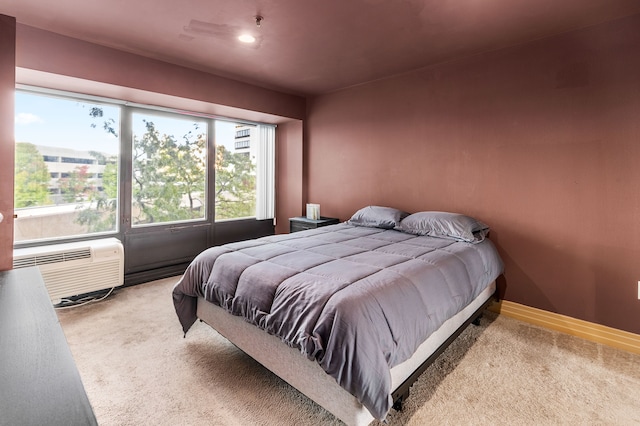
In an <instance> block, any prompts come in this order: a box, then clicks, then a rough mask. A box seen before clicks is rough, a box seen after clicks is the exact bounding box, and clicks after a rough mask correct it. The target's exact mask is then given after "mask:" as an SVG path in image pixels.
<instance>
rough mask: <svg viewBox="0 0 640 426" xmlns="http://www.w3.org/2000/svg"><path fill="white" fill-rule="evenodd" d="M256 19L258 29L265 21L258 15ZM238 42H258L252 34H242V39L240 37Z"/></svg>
mask: <svg viewBox="0 0 640 426" xmlns="http://www.w3.org/2000/svg"><path fill="white" fill-rule="evenodd" d="M254 19H255V20H256V27H260V25H261V23H262V20H263V19H264V18H263V17H262V16H260V15H256V16H254ZM238 40H240V41H241V42H243V43H255V42H256V38H255V37H254V36H252V35H251V34H242V35H241V36H240V37H238Z"/></svg>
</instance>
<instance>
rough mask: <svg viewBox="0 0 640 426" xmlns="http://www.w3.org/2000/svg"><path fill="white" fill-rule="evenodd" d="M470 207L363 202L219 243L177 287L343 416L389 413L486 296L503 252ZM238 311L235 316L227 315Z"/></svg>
mask: <svg viewBox="0 0 640 426" xmlns="http://www.w3.org/2000/svg"><path fill="white" fill-rule="evenodd" d="M488 232H489V228H488V226H486V225H485V224H483V223H482V222H480V221H477V220H475V219H473V218H470V217H468V216H464V215H459V214H454V213H446V212H418V213H414V214H412V215H409V214H408V213H405V212H402V211H400V210H397V209H393V208H389V207H380V206H367V207H365V208H363V209H361V210H359V211H358V212H356V213H355V214H354V215H353V216H352V218H351V219H350V220H348V221H347V222H344V223H341V224H337V225H331V226H325V227H321V228H317V229H312V230H308V231H303V232H296V233H292V234H286V235H275V236H269V237H263V238H259V239H255V240H250V241H243V242H239V243H232V244H226V245H223V246H217V247H212V248H210V249H207V250H205V251H204V252H202V253H201V254H200V255H198V256H197V257H196V258H195V259H194V261H193V262H192V263H191V264H190V266H189V267H188V268H187V270H186V271H185V273H184V275H183V276H182V277H181V279H180V280H179V282H178V283H177V284H176V286H175V287H174V290H173V301H174V305H175V308H176V313H177V314H178V318H179V320H180V322H181V324H182V327H183V331H184V332H185V334H186V333H187V331H188V330H189V328H190V327H191V325H192V324H193V323H194V322H195V321H196V320H197V319H198V318H199V319H201V320H202V321H204V322H206V323H207V324H209V325H210V326H211V327H213V328H214V329H216V330H217V331H218V332H219V333H220V334H221V335H223V336H224V337H226V338H227V339H229V340H230V341H231V342H232V343H234V344H235V345H236V346H238V347H239V348H240V349H242V350H243V351H244V352H246V353H247V354H248V355H250V356H252V357H253V358H255V359H256V360H257V361H258V362H260V363H261V364H263V365H264V366H265V367H267V368H268V369H270V370H271V371H273V372H274V373H275V374H277V375H278V376H280V377H281V378H282V379H284V380H285V381H287V382H288V383H289V384H291V385H292V386H294V387H295V388H297V389H298V390H299V391H301V392H302V393H304V394H305V395H307V396H308V397H309V398H311V399H312V400H313V401H315V402H317V403H318V404H319V405H320V406H322V407H324V408H325V409H327V410H328V411H330V412H331V413H333V414H334V415H335V416H336V417H338V418H340V419H341V420H342V421H344V422H345V423H346V424H348V425H365V424H368V423H370V422H371V421H372V420H373V419H380V420H384V419H385V417H386V416H387V414H388V412H389V410H390V409H391V408H392V407H393V406H395V407H396V408H399V407H400V404H401V403H402V401H403V400H404V399H405V398H406V397H407V396H408V393H409V388H410V386H411V384H412V383H413V382H414V381H415V380H416V378H417V377H418V376H419V374H420V373H421V372H422V371H423V370H424V369H425V368H426V367H427V366H428V365H429V363H430V362H431V361H432V360H433V359H434V358H435V357H436V356H438V354H439V353H440V352H442V351H443V350H444V348H446V346H447V345H448V344H449V343H450V342H451V341H452V340H453V339H455V337H456V336H457V335H458V334H459V333H460V332H461V331H462V330H463V329H464V327H466V326H467V325H468V324H469V323H470V322H471V321H473V320H474V319H475V318H476V317H477V316H478V315H479V314H480V313H481V312H482V310H483V309H484V308H485V307H486V305H487V304H488V303H489V302H490V301H491V299H492V297H493V296H494V293H495V280H496V278H497V277H498V276H499V275H500V274H501V273H502V268H503V264H502V261H501V259H500V257H499V255H498V253H497V251H496V249H495V247H494V245H493V244H492V243H491V241H490V240H489V239H488V238H486V236H487V234H488ZM230 314H231V315H230Z"/></svg>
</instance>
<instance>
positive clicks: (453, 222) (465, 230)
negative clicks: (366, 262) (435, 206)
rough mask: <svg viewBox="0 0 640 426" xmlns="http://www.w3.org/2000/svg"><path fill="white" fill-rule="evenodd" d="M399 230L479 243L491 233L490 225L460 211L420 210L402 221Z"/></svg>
mask: <svg viewBox="0 0 640 426" xmlns="http://www.w3.org/2000/svg"><path fill="white" fill-rule="evenodd" d="M396 229H398V230H399V231H403V232H407V233H409V234H415V235H428V236H431V237H438V238H449V239H452V240H456V241H466V242H468V243H479V242H481V241H483V240H484V238H485V237H486V236H487V234H488V233H489V227H488V226H487V225H485V224H484V223H482V222H480V221H479V220H477V219H474V218H472V217H469V216H465V215H463V214H458V213H448V212H418V213H414V214H412V215H409V216H407V217H406V218H404V219H403V220H402V222H400V226H399V227H398V228H396Z"/></svg>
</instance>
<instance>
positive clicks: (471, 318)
mask: <svg viewBox="0 0 640 426" xmlns="http://www.w3.org/2000/svg"><path fill="white" fill-rule="evenodd" d="M495 290H496V283H495V281H494V282H492V283H491V284H490V285H489V286H488V287H487V288H486V289H485V290H484V291H483V292H482V293H480V295H479V296H478V297H477V298H476V299H475V300H474V301H472V302H471V303H470V304H469V305H468V306H467V307H465V308H464V309H463V310H462V311H460V312H459V313H458V314H457V315H455V316H454V317H452V318H450V319H449V320H447V321H446V322H445V323H444V324H443V325H442V326H441V327H440V328H439V329H438V330H436V331H435V332H434V333H433V334H432V335H431V336H430V337H429V338H428V339H427V340H426V341H425V342H424V343H423V344H422V345H420V346H419V347H418V349H417V350H416V352H415V353H414V355H413V356H412V357H411V358H410V359H408V360H407V361H405V362H403V363H402V364H400V365H397V366H395V367H393V368H392V369H391V383H392V389H393V391H392V393H391V396H392V399H393V401H394V406H393V407H394V408H395V409H397V410H399V409H401V408H402V402H403V401H404V400H405V399H406V398H407V397H408V395H409V389H410V387H411V385H412V384H413V383H414V382H415V381H416V380H417V378H418V377H419V376H420V374H422V373H423V372H424V371H425V370H426V369H427V367H428V366H429V365H430V364H431V363H433V361H435V359H436V358H437V357H438V356H439V355H440V354H441V353H442V352H443V351H444V350H445V349H446V348H447V346H449V344H450V343H451V342H453V341H454V340H455V339H456V338H457V337H458V335H460V333H462V331H464V329H465V328H466V327H467V326H468V325H469V324H470V323H472V322H475V321H476V320H477V319H478V318H479V317H480V315H482V312H483V311H484V309H485V308H486V307H487V306H488V305H489V304H490V303H491V302H492V301H493V296H494V295H495ZM197 315H198V318H200V319H201V320H202V321H204V322H205V323H207V324H208V325H209V326H211V327H212V328H213V329H215V330H216V331H217V332H218V333H220V334H221V335H222V336H224V337H225V338H226V339H228V340H229V341H230V342H231V343H233V344H234V345H235V346H237V347H238V348H239V349H241V350H242V351H244V352H245V353H246V354H247V355H249V356H251V357H252V358H254V359H255V360H256V361H258V362H259V363H260V364H262V365H263V366H264V367H266V368H267V369H269V370H271V371H272V372H273V373H274V374H276V375H277V376H279V377H280V378H282V379H283V380H284V381H286V382H287V383H289V384H290V385H291V386H293V387H294V388H296V389H297V390H298V391H300V392H301V393H303V394H305V395H306V396H307V397H309V398H310V399H312V400H313V401H315V402H316V403H317V404H319V405H320V406H321V407H323V408H325V409H326V410H327V411H329V412H330V413H332V414H333V415H334V416H336V417H338V418H339V419H340V420H342V421H343V422H344V423H346V424H347V425H349V426H364V425H368V424H369V423H371V422H372V421H373V420H374V418H373V416H372V415H371V414H370V413H369V411H368V410H367V409H366V408H365V407H364V406H362V404H360V402H358V400H357V399H356V398H355V397H354V396H353V395H351V394H350V393H348V392H347V391H345V390H344V389H343V388H341V387H340V386H339V385H338V384H337V382H336V381H335V379H334V378H332V377H331V376H329V375H328V374H327V373H325V371H324V370H322V368H321V367H320V365H319V364H318V363H316V362H314V361H310V360H309V359H307V358H306V357H304V356H302V355H301V354H300V350H299V349H296V348H292V347H290V346H288V345H286V344H284V343H282V341H281V340H280V339H279V338H278V337H276V336H273V335H271V334H268V333H265V332H264V331H263V330H261V329H260V328H258V327H256V326H255V325H252V324H249V323H248V322H246V321H245V320H244V319H242V318H241V317H238V316H234V315H230V314H229V313H228V312H227V311H225V310H224V309H222V308H220V307H218V306H216V305H214V304H212V303H209V302H207V301H206V300H204V299H203V298H199V299H198V309H197Z"/></svg>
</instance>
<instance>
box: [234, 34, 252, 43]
mask: <svg viewBox="0 0 640 426" xmlns="http://www.w3.org/2000/svg"><path fill="white" fill-rule="evenodd" d="M238 40H240V41H241V42H243V43H255V41H256V38H255V37H254V36H252V35H250V34H242V35H241V36H240V37H238Z"/></svg>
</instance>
